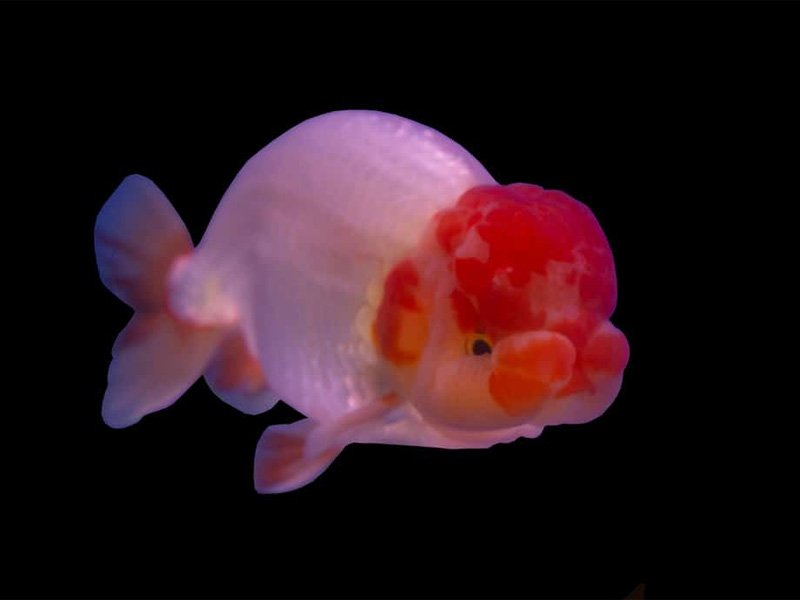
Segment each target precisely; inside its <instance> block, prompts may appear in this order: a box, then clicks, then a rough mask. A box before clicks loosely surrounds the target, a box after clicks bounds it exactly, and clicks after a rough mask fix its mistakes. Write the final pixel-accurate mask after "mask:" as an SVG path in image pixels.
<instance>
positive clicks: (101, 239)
mask: <svg viewBox="0 0 800 600" xmlns="http://www.w3.org/2000/svg"><path fill="white" fill-rule="evenodd" d="M94 240H95V252H96V254H97V266H98V269H99V271H100V279H101V280H102V281H103V283H104V284H105V286H106V287H107V288H108V289H109V290H111V291H112V292H114V294H115V295H116V296H117V297H118V298H120V299H121V300H122V301H123V302H125V303H126V304H128V305H129V306H131V307H132V308H133V309H134V310H135V311H136V312H135V314H134V316H133V318H132V319H131V321H130V322H129V323H128V325H127V326H126V327H125V329H123V330H122V333H120V335H119V337H117V340H116V342H115V343H114V347H113V349H112V356H113V360H112V362H111V366H110V367H109V370H108V388H107V389H106V393H105V397H104V398H103V420H104V421H105V422H106V423H107V424H108V425H110V426H111V427H127V426H129V425H133V424H134V423H136V422H137V421H139V420H140V419H141V418H142V417H143V416H144V415H146V414H149V413H151V412H155V411H157V410H160V409H162V408H166V407H167V406H169V405H170V404H172V403H173V402H175V401H176V400H177V399H178V398H179V397H180V396H181V395H182V394H183V393H184V392H185V391H186V390H187V389H188V388H189V386H191V385H192V384H193V383H194V382H195V381H196V380H197V379H198V378H199V377H200V376H201V375H202V374H203V371H204V370H205V368H206V365H207V364H208V362H209V360H210V358H211V356H212V353H213V352H214V349H215V347H216V346H217V344H218V343H219V342H220V340H221V339H222V336H223V330H221V329H219V328H215V327H198V326H195V325H192V324H190V323H186V322H183V321H179V320H178V319H176V318H175V317H174V316H172V315H171V314H170V313H169V311H168V309H167V276H168V274H169V272H170V269H171V267H172V265H173V263H174V262H175V259H177V258H178V257H180V256H185V255H188V254H190V253H191V252H192V250H193V246H192V240H191V238H190V237H189V232H188V231H187V230H186V227H185V226H184V224H183V222H182V221H181V219H180V217H179V216H178V214H177V213H176V212H175V209H174V208H172V206H171V205H170V203H169V201H168V200H167V198H166V197H165V196H164V194H163V193H162V192H161V190H159V189H158V188H157V187H156V185H155V184H154V183H153V182H152V181H150V180H149V179H147V178H145V177H142V176H140V175H131V176H129V177H127V178H125V180H124V181H123V182H122V183H121V184H120V186H119V187H118V188H117V189H116V191H115V192H114V193H113V194H112V195H111V197H110V198H109V199H108V201H107V202H106V203H105V205H104V206H103V208H102V209H101V210H100V214H99V215H98V217H97V223H96V225H95V231H94Z"/></svg>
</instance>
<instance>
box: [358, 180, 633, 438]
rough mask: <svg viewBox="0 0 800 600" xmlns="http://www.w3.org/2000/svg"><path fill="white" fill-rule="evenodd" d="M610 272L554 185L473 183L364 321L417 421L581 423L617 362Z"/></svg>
mask: <svg viewBox="0 0 800 600" xmlns="http://www.w3.org/2000/svg"><path fill="white" fill-rule="evenodd" d="M616 290H617V285H616V276H615V271H614V263H613V258H612V255H611V250H610V248H609V245H608V241H607V240H606V238H605V235H604V234H603V232H602V230H601V229H600V226H599V224H598V222H597V220H596V219H595V217H594V215H593V214H592V212H591V211H590V210H589V208H588V207H586V206H585V205H583V204H582V203H580V202H578V201H576V200H574V199H572V198H571V197H569V196H568V195H567V194H565V193H563V192H558V191H549V190H544V189H542V188H541V187H539V186H534V185H528V184H513V185H509V186H499V185H492V186H480V187H476V188H473V189H471V190H469V191H468V192H466V193H465V194H464V195H462V196H461V198H460V199H459V200H458V201H457V202H456V204H455V205H454V206H453V207H451V208H448V209H446V210H443V211H441V212H439V213H437V215H436V216H435V217H434V219H433V220H432V222H431V225H430V227H429V230H428V231H427V232H426V235H425V236H424V238H423V242H422V243H421V245H420V249H419V251H418V252H417V253H416V254H415V256H414V257H411V258H407V259H405V260H403V261H401V262H399V263H398V264H397V265H396V266H395V268H394V269H393V270H392V271H391V272H390V273H389V275H388V276H387V278H386V284H385V286H384V296H383V301H382V303H381V307H380V309H379V311H378V313H377V317H376V320H375V325H374V328H373V331H374V339H375V343H376V345H377V347H378V349H379V351H380V354H381V355H382V356H383V357H384V358H385V359H386V360H387V362H388V363H389V364H390V365H393V370H394V373H395V374H396V376H395V381H396V382H397V386H398V387H399V388H400V389H401V395H405V396H406V397H407V398H408V399H409V402H411V403H413V404H414V405H415V407H416V408H417V409H418V410H419V412H420V413H421V414H422V415H423V416H424V417H425V418H426V419H428V420H429V421H431V422H433V423H437V424H439V425H441V426H444V427H449V428H455V429H463V430H472V431H476V430H477V431H491V430H497V429H505V428H510V427H516V426H519V425H523V424H525V423H532V424H537V425H546V424H556V423H567V422H571V423H575V422H585V421H589V420H591V419H593V418H595V417H596V416H598V415H599V414H601V413H602V412H603V411H605V409H606V408H607V407H608V406H609V405H610V404H611V402H612V401H613V400H614V397H615V396H616V394H617V392H618V391H619V387H620V385H621V378H622V372H623V370H624V368H625V366H626V364H627V361H628V354H629V349H628V344H627V340H626V338H625V336H624V335H623V334H622V332H620V331H619V330H618V329H617V328H615V327H614V326H613V325H612V324H611V323H610V322H609V317H610V316H611V314H612V312H613V310H614V307H615V304H616V293H617V292H616Z"/></svg>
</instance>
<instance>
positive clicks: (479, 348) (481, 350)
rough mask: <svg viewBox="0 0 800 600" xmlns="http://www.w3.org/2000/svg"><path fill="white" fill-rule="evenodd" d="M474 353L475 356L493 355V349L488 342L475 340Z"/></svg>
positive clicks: (473, 344) (473, 343)
mask: <svg viewBox="0 0 800 600" xmlns="http://www.w3.org/2000/svg"><path fill="white" fill-rule="evenodd" d="M472 353H473V354H475V355H480V354H491V353H492V347H491V346H490V345H489V342H487V341H486V340H475V341H474V342H472Z"/></svg>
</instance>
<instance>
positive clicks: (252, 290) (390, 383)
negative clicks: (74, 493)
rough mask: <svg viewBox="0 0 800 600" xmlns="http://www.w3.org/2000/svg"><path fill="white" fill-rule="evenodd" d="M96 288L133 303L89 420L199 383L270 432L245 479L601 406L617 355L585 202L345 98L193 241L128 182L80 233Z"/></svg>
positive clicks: (135, 408) (525, 432) (260, 479)
mask: <svg viewBox="0 0 800 600" xmlns="http://www.w3.org/2000/svg"><path fill="white" fill-rule="evenodd" d="M94 239H95V250H96V256H97V264H98V270H99V274H100V278H101V280H102V281H103V283H104V284H105V285H106V287H108V289H109V290H111V291H112V292H113V293H114V294H115V295H116V296H117V297H119V298H120V299H121V300H122V301H124V302H125V303H127V304H128V305H129V306H130V307H132V308H133V310H134V315H133V317H132V319H131V321H130V322H129V323H128V324H127V325H126V327H125V328H124V329H123V330H122V332H121V333H120V334H119V336H118V338H117V339H116V341H115V343H114V345H113V349H112V361H111V364H110V366H109V370H108V386H107V388H106V391H105V395H104V398H103V403H102V417H103V420H104V421H105V423H106V424H108V425H109V426H111V427H115V428H121V427H127V426H130V425H133V424H135V423H137V422H138V421H139V420H140V419H141V418H142V417H144V416H145V415H147V414H149V413H152V412H155V411H158V410H161V409H163V408H166V407H168V406H169V405H171V404H173V403H174V402H175V401H176V400H177V399H178V398H179V397H180V396H181V395H182V394H184V392H186V390H187V389H188V388H189V387H190V386H191V385H192V384H194V382H195V381H197V380H198V379H199V378H201V377H203V378H204V379H205V380H206V382H207V383H208V385H209V387H210V388H211V390H212V391H213V392H214V393H215V394H216V395H217V396H219V397H220V398H221V399H222V400H223V401H224V402H226V403H228V404H229V405H231V406H233V407H234V408H236V409H238V410H240V411H242V412H244V413H247V414H259V413H263V412H264V411H267V410H269V409H270V408H272V407H273V406H274V405H275V403H276V402H277V401H278V400H279V399H280V400H282V401H284V402H286V403H288V404H289V405H290V406H291V407H293V408H294V409H296V410H297V411H299V412H300V413H302V415H304V417H305V418H303V419H301V420H299V421H296V422H294V423H291V424H286V425H275V426H271V427H268V428H267V429H266V431H265V432H264V434H263V435H262V437H261V439H260V440H259V441H258V444H257V447H256V451H255V466H254V484H255V489H256V491H258V492H260V493H277V492H286V491H289V490H293V489H296V488H299V487H301V486H304V485H306V484H308V483H310V482H311V481H313V480H314V479H315V478H316V477H318V476H319V475H320V474H321V473H322V472H323V471H324V470H325V469H326V468H327V467H328V465H330V464H331V462H332V461H333V460H334V459H335V458H336V456H337V455H338V454H339V453H340V452H341V451H342V449H343V448H344V447H345V446H347V445H348V444H351V443H382V444H397V445H416V446H425V447H435V448H449V449H458V448H488V447H490V446H492V445H494V444H498V443H504V442H511V441H513V440H516V439H518V438H520V437H527V438H535V437H537V436H539V435H540V434H541V433H542V431H543V429H544V428H545V427H546V426H548V425H558V424H578V423H586V422H588V421H591V420H593V419H595V418H597V417H599V416H600V415H601V414H603V413H604V412H605V411H606V409H607V408H608V407H609V406H610V405H611V403H612V402H613V400H614V399H615V397H616V396H617V394H618V392H619V390H620V387H621V385H622V375H623V371H624V369H625V367H626V365H627V362H628V358H629V346H628V342H627V340H626V338H625V335H624V334H623V333H622V332H621V331H620V330H619V329H617V328H616V327H615V326H614V325H612V324H611V322H610V320H609V319H610V317H611V315H612V313H613V311H614V309H615V306H616V302H617V282H616V273H615V267H614V261H613V256H612V253H611V249H610V247H609V243H608V241H607V239H606V237H605V235H604V233H603V231H602V229H601V227H600V225H599V223H598V221H597V219H596V218H595V217H594V215H593V213H592V212H591V210H590V209H589V208H588V207H587V206H586V205H584V204H582V203H580V202H578V201H577V200H575V199H573V198H572V197H570V196H569V195H567V194H566V193H564V192H560V191H556V190H546V189H544V188H542V187H540V186H537V185H532V184H523V183H515V184H511V185H500V184H498V183H497V182H496V181H495V180H494V179H493V178H492V176H491V175H490V174H489V173H488V172H487V171H486V169H484V167H483V166H482V165H481V164H480V163H479V162H478V160H477V159H475V158H474V157H473V156H472V155H470V154H469V153H468V152H467V151H466V150H465V149H464V148H462V147H461V146H459V145H458V144H457V143H455V142H454V141H452V140H450V139H449V138H447V137H446V136H445V135H443V134H441V133H439V132H437V131H435V130H433V129H430V128H428V127H426V126H424V125H421V124H419V123H416V122H414V121H411V120H408V119H405V118H403V117H400V116H397V115H392V114H387V113H381V112H375V111H362V110H345V111H337V112H332V113H327V114H323V115H321V116H317V117H314V118H311V119H309V120H306V121H304V122H302V123H300V124H299V125H297V126H295V127H294V128H292V129H291V130H289V131H288V132H286V133H285V134H283V135H281V136H280V137H278V138H277V139H275V140H274V141H273V142H271V143H270V144H268V145H267V146H266V147H264V148H263V149H262V150H260V151H259V152H258V153H257V154H255V155H254V156H253V157H252V158H251V159H250V160H248V161H247V163H246V164H245V165H244V166H243V167H242V169H241V171H240V172H239V173H238V174H237V175H236V177H235V178H234V180H233V182H232V183H231V185H230V187H229V188H228V189H227V191H226V192H225V194H224V195H223V197H222V200H221V201H220V204H219V206H218V208H217V209H216V212H215V213H214V215H213V217H212V219H211V222H210V224H209V226H208V228H207V230H206V232H205V234H204V235H203V237H202V240H201V241H200V242H199V244H197V246H196V247H195V246H194V245H193V243H192V240H191V238H190V235H189V233H188V231H187V229H186V227H185V226H184V224H183V222H182V221H181V219H180V217H179V216H178V214H177V213H176V211H175V209H174V208H173V207H172V205H171V204H170V203H169V201H168V200H167V199H166V197H165V196H164V194H163V193H162V192H161V191H160V190H159V189H158V187H156V185H155V184H154V183H153V182H152V181H150V180H149V179H147V178H145V177H143V176H140V175H131V176H129V177H127V178H126V179H124V180H123V181H122V183H121V184H120V185H119V187H118V188H117V189H116V190H115V191H114V192H113V194H112V195H111V196H110V198H109V199H108V200H107V201H106V203H105V204H104V205H103V207H102V208H101V210H100V212H99V215H98V217H97V221H96V226H95V231H94Z"/></svg>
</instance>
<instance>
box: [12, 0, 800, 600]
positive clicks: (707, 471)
mask: <svg viewBox="0 0 800 600" xmlns="http://www.w3.org/2000/svg"><path fill="white" fill-rule="evenodd" d="M0 16H1V17H2V21H3V25H2V28H3V30H4V35H3V42H2V44H3V47H2V50H3V57H4V70H5V73H4V86H3V87H4V88H5V89H4V90H3V92H2V96H3V103H4V105H5V107H6V108H5V111H4V121H5V124H4V130H5V135H4V142H5V145H6V150H7V159H6V168H7V171H6V173H5V175H4V180H5V183H6V186H5V194H7V197H5V198H4V206H5V207H6V211H5V216H6V227H5V228H4V231H5V233H6V235H5V239H6V243H7V245H8V250H7V253H6V261H5V264H6V285H7V286H8V288H7V294H6V302H7V303H8V305H9V310H8V311H7V314H6V316H7V330H8V331H9V332H10V337H9V341H10V344H9V347H8V348H7V351H8V357H9V358H8V359H7V360H6V366H7V369H8V370H7V372H6V380H7V382H8V385H7V393H6V395H5V396H6V397H5V406H6V408H7V410H6V411H5V412H4V415H5V416H4V417H3V425H4V427H3V430H4V432H3V436H2V439H3V446H4V447H3V462H4V475H5V485H4V496H5V502H4V506H5V509H4V511H3V514H4V517H3V522H4V523H3V531H2V534H1V535H2V537H1V538H0V539H2V540H3V546H4V548H5V550H4V552H5V555H6V556H5V558H4V559H3V561H2V567H0V568H2V576H0V594H2V595H3V596H21V597H42V596H47V597H78V596H80V597H86V596H91V597H98V596H109V597H131V596H137V597H138V596H141V597H152V596H155V597H172V596H177V597H187V596H200V597H210V596H214V597H351V596H352V597H366V596H371V597H431V598H432V597H485V598H490V597H491V598H495V597H498V598H502V597H518V598H535V597H607V598H623V597H625V596H626V595H627V594H628V593H630V592H631V591H632V590H633V588H634V587H635V586H636V585H637V584H639V583H642V582H644V583H645V584H646V586H647V591H646V595H647V597H653V598H656V597H792V596H795V597H796V596H797V595H798V588H797V582H796V579H795V578H794V577H793V571H796V564H797V559H798V556H797V550H796V548H797V534H798V527H797V524H798V523H797V517H796V511H797V500H798V498H797V492H796V491H794V488H793V479H794V478H796V470H797V467H796V465H797V452H796V443H795V442H794V435H793V433H792V431H791V424H792V412H793V410H794V409H793V406H794V404H795V403H796V402H797V400H796V396H797V390H796V387H792V386H791V385H790V384H788V383H787V384H785V385H784V382H785V381H787V380H789V377H787V376H789V375H790V374H791V373H792V367H793V365H792V360H793V355H792V354H791V347H792V344H793V339H794V338H793V337H792V335H791V334H790V333H789V326H790V322H791V320H792V315H793V314H796V311H795V310H794V309H793V308H792V302H793V300H792V298H794V297H795V296H788V303H787V302H786V300H787V295H786V294H785V293H783V292H782V291H780V290H779V289H778V286H777V282H778V281H779V280H781V278H782V279H787V278H789V279H790V278H791V274H792V273H795V272H796V266H795V267H794V268H793V270H792V268H791V267H790V268H789V269H787V270H786V271H782V270H781V269H783V267H782V266H781V262H782V261H787V264H789V265H791V263H793V262H795V261H794V260H793V259H792V258H791V254H790V251H789V250H786V249H785V247H790V246H791V240H792V238H791V235H792V225H791V223H792V221H793V220H792V219H791V217H790V214H791V212H790V210H789V207H790V206H791V204H792V203H793V202H795V201H796V189H795V190H794V191H793V188H792V187H791V186H788V187H783V186H781V185H779V184H778V181H779V179H780V178H781V177H782V176H786V175H787V174H788V175H791V173H792V172H796V170H797V165H796V159H797V156H796V152H797V145H796V137H795V131H796V116H797V111H796V101H797V98H796V94H794V92H792V91H791V88H792V79H793V78H796V75H797V72H796V71H797V64H796V57H797V55H798V54H797V53H798V43H797V37H796V31H794V28H793V26H792V25H791V24H792V22H793V16H792V15H791V14H790V11H789V10H787V9H786V7H785V5H766V6H764V5H761V6H757V5H753V4H691V5H689V4H657V3H652V4H650V3H648V4H641V5H640V4H599V3H597V4H596V3H591V4H581V3H566V4H535V5H529V4H504V5H489V4H471V3H470V4H455V3H446V4H379V5H371V4H348V5H341V4H338V5H336V4H333V5H330V4H306V3H302V4H299V5H285V4H278V5H275V4H269V5H264V4H238V5H220V4H188V3H187V4H183V3H180V4H143V5H133V4H108V5H102V4H58V5H53V4H38V3H37V4H34V5H32V6H24V5H21V4H11V5H8V4H6V5H2V7H0ZM343 108H369V109H377V110H383V111H388V112H393V113H397V114H400V115H403V116H406V117H409V118H411V119H414V120H417V121H420V122H422V123H425V124H426V125H429V126H431V127H434V128H435V129H438V130H439V131H441V132H443V133H445V134H446V135H448V136H450V137H452V138H453V139H455V140H456V141H458V142H459V143H461V144H462V145H463V146H464V147H466V148H467V149H468V150H470V151H471V152H472V153H473V154H474V155H475V156H476V157H477V158H478V159H479V160H480V161H482V162H483V164H484V165H485V166H486V167H487V169H488V170H489V171H490V172H491V173H492V174H493V175H494V177H495V178H496V179H497V180H498V181H500V182H502V183H511V182H516V181H523V182H530V183H538V184H540V185H543V186H545V187H549V188H557V189H562V190H565V191H567V192H568V193H570V194H571V195H573V196H575V197H576V198H578V199H580V200H582V201H583V202H585V203H587V204H588V205H589V206H590V207H591V208H592V210H593V211H594V212H595V214H596V215H597V217H598V219H599V220H600V222H601V223H602V225H603V227H604V230H605V232H606V234H607V236H608V238H609V240H610V243H611V247H612V249H613V250H614V253H615V257H616V261H617V270H618V279H619V305H618V310H617V312H616V314H615V317H614V322H615V323H616V324H617V325H618V326H619V327H620V328H621V329H622V330H623V331H624V332H625V333H626V335H627V336H628V339H629V341H630V344H631V349H632V350H631V352H632V354H631V362H630V365H629V367H628V370H627V371H626V379H625V382H624V386H623V389H622V392H621V394H620V396H619V398H618V399H617V400H616V402H615V403H614V404H613V406H612V407H611V408H610V409H609V410H608V412H607V413H606V414H605V415H604V416H603V417H602V418H600V419H598V420H596V421H595V422H592V423H590V424H586V425H582V426H569V427H556V428H548V429H547V430H546V431H545V432H544V434H543V435H542V436H541V437H540V438H539V439H536V440H520V441H517V442H515V443H513V444H509V445H502V446H498V447H495V448H492V449H490V450H484V451H442V450H434V449H427V448H405V447H402V448H401V447H392V446H351V447H349V448H347V449H346V450H345V451H344V453H343V454H342V455H341V456H340V457H339V458H338V459H337V460H336V462H335V463H334V464H333V465H332V466H331V468H330V469H329V470H328V471H327V472H326V473H325V474H324V475H323V476H322V477H320V479H318V480H317V481H316V482H314V483H313V484H312V485H309V486H308V487H306V488H303V489H301V490H299V491H296V492H293V493H289V494H284V495H276V496H259V495H257V494H255V493H254V491H253V487H252V460H253V452H254V448H255V444H256V441H257V440H258V438H259V436H260V434H261V432H262V431H263V429H264V428H265V427H266V426H268V425H270V424H273V423H280V422H287V421H289V420H293V419H295V418H297V414H296V413H294V412H293V411H292V410H291V409H289V408H288V407H286V406H285V405H281V406H280V407H278V408H276V409H275V410H274V411H273V412H271V413H268V414H265V415H261V416H257V417H248V416H245V415H241V414H238V413H237V412H236V411H235V410H234V409H232V408H230V407H228V406H227V405H225V404H223V403H222V402H221V401H219V400H218V399H216V398H215V397H214V396H213V394H212V393H211V392H210V391H209V390H208V388H207V387H206V386H205V384H204V383H202V382H201V383H198V384H197V385H195V386H194V387H193V388H192V389H191V390H190V391H189V392H188V393H187V394H186V395H185V397H184V398H182V399H181V400H180V401H179V402H178V403H177V404H176V405H175V406H173V407H171V408H170V409H169V410H166V411H163V412H161V413H158V414H156V415H152V416H149V417H147V418H145V419H144V420H143V421H142V422H141V423H139V424H137V425H136V426H134V427H132V428H130V429H128V430H122V431H116V430H111V429H109V428H107V427H105V426H104V425H103V423H102V422H101V419H100V403H101V398H102V394H103V390H104V386H105V377H106V369H107V365H108V362H109V360H110V349H111V344H112V342H113V340H114V338H115V336H116V334H117V333H118V332H119V330H120V329H121V328H122V327H123V326H124V324H125V323H126V321H127V319H128V318H129V310H128V309H127V308H126V307H125V306H124V305H123V304H122V303H121V302H119V301H118V300H116V299H115V298H114V297H113V296H112V295H111V294H110V293H109V292H108V291H107V290H105V289H104V288H103V287H102V285H101V283H100V281H99V278H98V277H97V272H96V266H95V263H94V253H93V248H92V228H93V225H94V219H95V217H96V215H97V212H98V211H99V209H100V207H101V205H102V203H103V202H104V201H105V200H106V198H107V197H108V196H109V195H110V194H111V192H112V191H113V190H114V188H115V187H116V185H117V184H118V183H119V182H120V181H121V180H122V178H123V177H124V176H126V175H128V174H130V173H141V174H143V175H146V176H148V177H150V178H151V179H153V180H154V181H155V182H156V183H157V184H158V185H159V186H160V187H161V189H162V190H163V191H164V192H165V193H166V195H167V197H168V198H170V200H171V201H172V202H173V204H174V205H175V207H176V208H177V210H178V212H179V214H180V215H181V216H182V217H183V218H184V219H185V220H186V223H187V225H188V227H189V229H190V231H191V233H192V235H193V237H194V239H195V241H197V240H199V238H200V237H201V235H202V233H203V231H204V228H205V226H206V225H207V223H208V221H209V219H210V217H211V215H212V213H213V211H214V209H215V207H216V205H217V202H218V201H219V198H220V197H221V195H222V193H223V192H224V191H225V189H226V187H227V185H228V184H229V183H230V181H231V180H232V178H233V177H234V176H235V174H236V172H237V171H238V169H239V168H240V167H241V165H242V164H243V163H244V161H245V160H247V159H248V158H249V157H250V156H251V155H252V154H254V153H255V152H256V151H257V150H259V149H260V148H261V147H263V146H264V145H265V144H267V143H268V142H269V141H271V140H272V139H274V138H275V137H276V136H278V135H280V134H281V133H283V132H284V131H285V130H287V129H288V128H290V127H291V126H293V125H295V124H297V123H298V122H300V121H302V120H304V119H306V118H309V117H312V116H315V115H318V114H320V113H323V112H326V111H330V110H335V109H343ZM787 225H788V227H787ZM786 229H788V230H789V231H788V232H787V231H786ZM786 236H789V237H786ZM787 240H788V241H787ZM781 273H783V274H782V275H781ZM787 304H788V306H787ZM775 332H777V333H778V336H776V337H778V338H779V339H783V343H785V344H788V345H789V348H790V350H781V349H780V346H779V345H778V343H777V342H775V341H774V340H773V339H772V338H771V337H770V334H771V333H775ZM782 357H787V358H782ZM789 381H790V380H789Z"/></svg>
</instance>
